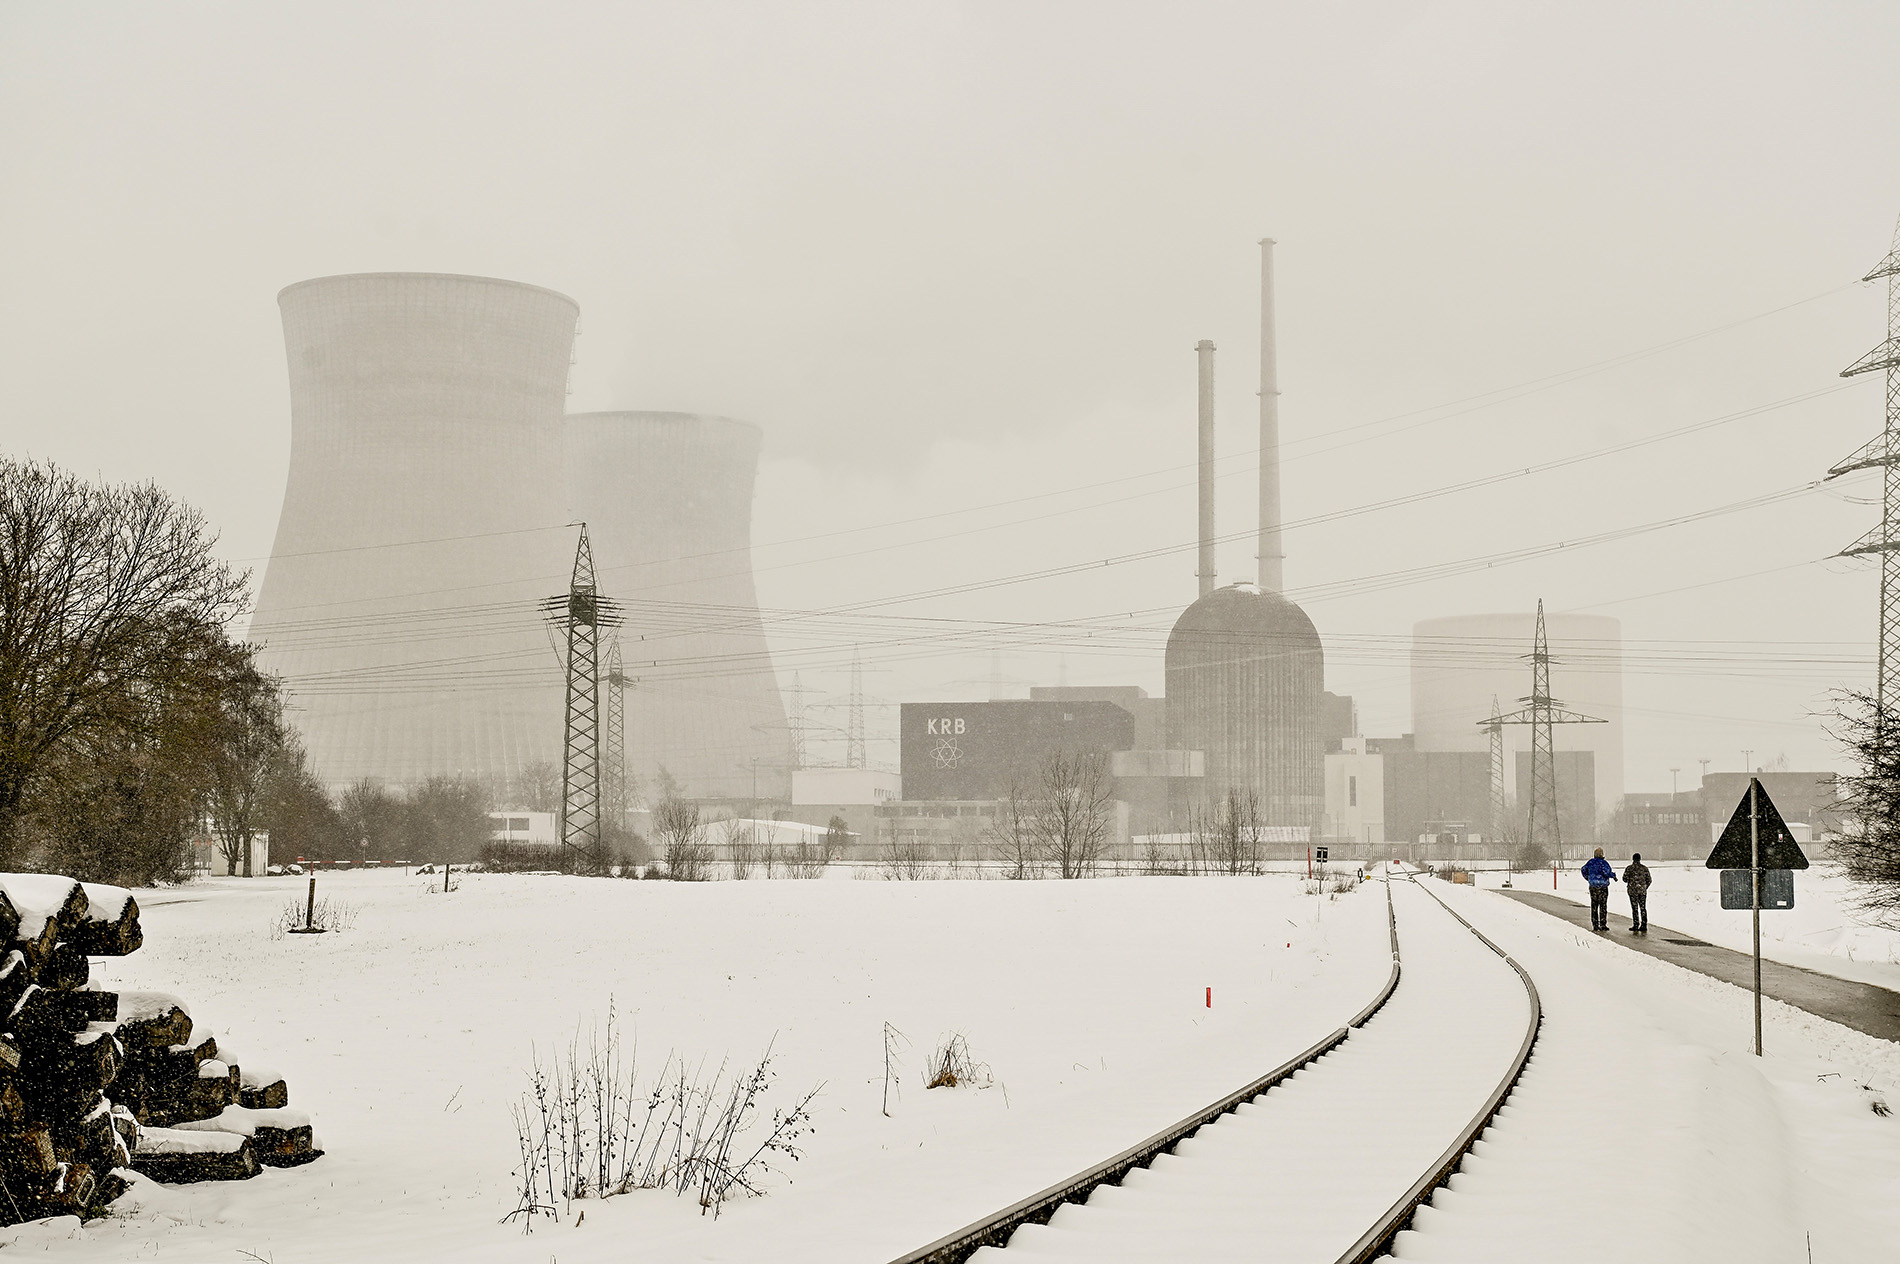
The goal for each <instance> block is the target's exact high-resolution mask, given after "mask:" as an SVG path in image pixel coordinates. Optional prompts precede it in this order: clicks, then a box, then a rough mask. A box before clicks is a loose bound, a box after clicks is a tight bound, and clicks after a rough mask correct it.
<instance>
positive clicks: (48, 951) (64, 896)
mask: <svg viewBox="0 0 1900 1264" xmlns="http://www.w3.org/2000/svg"><path fill="white" fill-rule="evenodd" d="M0 891H5V892H6V895H7V902H8V903H9V904H11V905H12V906H13V909H14V911H15V912H16V913H18V914H19V917H20V922H19V926H18V928H17V929H16V930H15V931H14V940H15V941H16V943H17V945H18V947H19V948H20V950H21V951H22V952H24V953H25V954H26V958H27V961H28V963H29V964H30V965H32V967H33V969H34V972H35V974H37V973H38V972H39V969H40V967H42V966H43V965H45V964H46V960H47V958H48V957H50V956H52V953H53V948H54V946H55V945H57V944H58V943H59V940H60V937H61V935H62V934H63V933H64V932H66V931H70V930H72V929H73V928H74V927H76V926H78V925H79V924H80V923H81V922H84V921H85V920H86V915H87V913H88V912H89V910H90V908H91V902H90V900H88V898H87V896H86V889H85V887H83V886H81V885H80V884H79V883H77V882H74V881H73V880H72V879H71V878H67V877H62V876H60V875H59V874H52V873H0Z"/></svg>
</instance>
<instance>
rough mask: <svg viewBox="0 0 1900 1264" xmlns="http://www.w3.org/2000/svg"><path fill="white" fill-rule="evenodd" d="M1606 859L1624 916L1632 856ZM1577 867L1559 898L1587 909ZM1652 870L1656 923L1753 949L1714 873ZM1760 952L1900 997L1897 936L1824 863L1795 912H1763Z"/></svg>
mask: <svg viewBox="0 0 1900 1264" xmlns="http://www.w3.org/2000/svg"><path fill="white" fill-rule="evenodd" d="M1604 854H1605V857H1606V858H1607V859H1609V861H1610V862H1611V863H1612V864H1614V865H1615V866H1616V875H1617V878H1618V881H1617V882H1615V883H1613V884H1612V885H1611V887H1610V911H1611V912H1612V913H1620V914H1622V915H1623V916H1625V917H1627V916H1629V911H1630V905H1629V896H1628V895H1627V894H1625V893H1624V890H1623V884H1622V881H1621V879H1622V876H1623V869H1624V867H1625V866H1627V865H1628V864H1629V856H1628V854H1627V853H1625V854H1621V855H1611V854H1610V853H1609V852H1607V851H1606V852H1605V853H1604ZM1580 867H1581V862H1578V863H1577V864H1573V865H1572V866H1571V867H1570V872H1568V873H1560V874H1559V875H1558V878H1557V886H1556V888H1555V894H1557V895H1561V896H1564V897H1565V898H1567V899H1571V900H1575V901H1577V902H1578V903H1579V904H1588V903H1589V902H1590V895H1589V888H1588V887H1587V886H1586V885H1585V884H1584V881H1583V875H1582V874H1581V873H1579V872H1578V869H1579V868H1580ZM1650 871H1651V873H1652V874H1653V875H1654V878H1655V882H1654V885H1652V886H1651V887H1650V891H1649V918H1650V921H1651V922H1652V923H1653V924H1654V925H1656V926H1658V927H1667V928H1668V929H1670V930H1680V931H1687V932H1688V933H1689V934H1691V935H1694V936H1695V937H1696V938H1698V939H1706V940H1707V941H1708V942H1710V943H1712V944H1719V945H1720V946H1721V947H1724V948H1733V949H1735V950H1737V951H1738V952H1748V951H1749V950H1750V930H1749V914H1748V911H1747V910H1746V909H1741V910H1737V909H1725V908H1723V907H1722V893H1721V876H1720V875H1719V874H1718V873H1717V872H1716V871H1715V870H1713V869H1708V868H1705V867H1704V866H1702V865H1701V864H1693V865H1684V864H1669V865H1662V864H1657V865H1651V866H1650ZM1502 880H1503V875H1502V874H1491V873H1486V874H1480V875H1478V881H1479V882H1480V883H1481V884H1482V885H1484V886H1491V887H1494V886H1496V885H1498V883H1499V882H1501V881H1502ZM1515 881H1516V883H1517V884H1518V885H1519V886H1520V887H1523V888H1525V889H1526V890H1531V891H1550V890H1552V887H1551V883H1550V874H1549V873H1548V872H1544V873H1542V874H1519V875H1518V876H1517V877H1516V879H1515ZM1761 951H1762V956H1764V957H1768V958H1771V959H1773V960H1775V961H1781V962H1785V963H1786V964H1788V965H1791V966H1805V967H1807V968H1808V969H1810V970H1818V971H1820V972H1821V973H1823V974H1832V975H1835V976H1837V977H1839V978H1843V979H1854V980H1856V981H1858V982H1861V983H1875V984H1878V985H1880V986H1881V987H1886V988H1893V989H1895V990H1897V991H1900V932H1895V931H1891V930H1882V929H1880V928H1878V927H1872V926H1865V925H1862V924H1861V923H1860V922H1859V921H1858V920H1857V919H1856V917H1855V915H1854V913H1853V910H1852V908H1851V906H1850V901H1849V896H1848V882H1847V880H1846V879H1845V878H1842V877H1840V876H1839V875H1838V874H1833V873H1829V872H1828V871H1827V868H1826V866H1824V865H1820V864H1817V865H1815V866H1814V867H1813V868H1812V869H1805V870H1802V871H1800V872H1797V873H1796V874H1795V876H1794V907H1793V908H1791V909H1765V910H1763V912H1762V915H1761Z"/></svg>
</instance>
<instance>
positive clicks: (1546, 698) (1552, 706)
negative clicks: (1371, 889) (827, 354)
mask: <svg viewBox="0 0 1900 1264" xmlns="http://www.w3.org/2000/svg"><path fill="white" fill-rule="evenodd" d="M1530 657H1531V692H1530V696H1529V697H1528V698H1519V699H1518V701H1519V702H1523V703H1528V704H1529V705H1528V706H1524V707H1520V708H1519V709H1518V710H1516V711H1513V712H1511V713H1510V714H1509V715H1499V714H1498V713H1497V704H1496V700H1495V699H1494V700H1493V702H1492V709H1491V716H1490V718H1489V719H1485V720H1480V721H1478V725H1479V727H1480V728H1483V729H1486V730H1487V731H1494V732H1495V734H1496V736H1495V737H1494V739H1493V745H1492V750H1493V751H1494V752H1495V753H1494V754H1493V756H1492V758H1493V759H1494V761H1495V762H1496V763H1497V764H1502V763H1503V762H1504V755H1503V746H1504V725H1506V724H1528V725H1530V726H1531V801H1530V811H1529V812H1528V813H1527V819H1526V821H1525V830H1524V850H1525V853H1526V855H1527V856H1528V855H1530V854H1533V853H1538V852H1542V853H1545V854H1547V855H1549V856H1551V857H1552V858H1553V859H1562V858H1563V848H1564V842H1563V830H1562V828H1561V826H1560V825H1559V824H1558V821H1557V750H1556V743H1555V740H1554V734H1555V726H1556V725H1559V724H1608V723H1609V721H1608V720H1600V719H1598V718H1597V717H1595V716H1593V715H1584V714H1583V713H1581V712H1578V711H1567V710H1565V709H1564V708H1563V707H1562V706H1561V705H1560V704H1559V703H1558V701H1557V700H1556V699H1555V698H1553V697H1551V696H1550V664H1551V657H1550V641H1549V639H1548V638H1547V637H1546V636H1545V635H1544V601H1543V598H1541V597H1540V598H1538V600H1537V636H1536V639H1535V640H1534V641H1533V642H1532V643H1531V656H1530ZM1496 775H1497V776H1498V778H1499V781H1500V782H1501V781H1502V775H1501V773H1499V774H1496ZM1497 793H1498V791H1497V789H1496V788H1495V787H1494V788H1493V790H1492V795H1493V803H1494V804H1495V802H1496V797H1495V796H1496V795H1497ZM1539 863H1541V861H1540V862H1539Z"/></svg>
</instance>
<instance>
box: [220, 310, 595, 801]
mask: <svg viewBox="0 0 1900 1264" xmlns="http://www.w3.org/2000/svg"><path fill="white" fill-rule="evenodd" d="M277 301H278V306H279V307H280V308H281V309H282V311H283V318H284V343H285V349H286V352H287V353H288V356H289V362H290V421H291V456H290V477H289V482H288V484H287V486H286V487H285V490H284V507H283V514H282V517H281V518H280V519H279V521H278V524H277V540H276V544H275V546H274V547H273V549H272V551H271V560H270V564H269V566H268V568H267V569H266V570H265V573H264V582H263V585H262V588H261V591H260V592H259V595H258V602H257V612H256V615H255V616H254V617H253V619H252V621H251V631H250V637H251V639H252V640H254V641H259V642H262V643H263V644H264V646H265V651H264V654H263V655H262V662H263V665H264V666H265V667H266V668H267V669H268V670H270V671H274V672H278V673H281V674H282V675H283V676H285V677H286V678H287V680H288V682H289V685H290V689H291V694H292V702H293V706H294V710H293V712H292V718H293V719H294V720H295V722H296V724H297V726H298V728H300V729H301V730H302V732H303V736H304V741H305V744H306V746H307V747H308V750H309V754H310V758H311V763H312V766H313V767H314V769H315V770H316V772H317V774H318V775H319V776H320V777H322V778H323V779H324V780H325V781H327V782H330V783H331V784H340V783H345V782H349V781H353V780H355V779H357V778H360V777H378V778H382V779H384V780H386V781H388V782H391V783H394V784H397V785H403V784H413V783H415V782H417V781H420V780H422V779H424V778H427V777H430V776H435V775H459V776H468V777H476V778H482V779H487V780H492V781H500V780H505V779H509V778H512V777H514V776H515V775H516V774H517V773H518V772H519V771H520V770H521V768H522V767H523V766H524V765H526V764H529V763H533V762H537V761H543V760H545V761H551V762H555V763H557V764H558V761H559V759H560V754H561V746H560V739H561V702H562V694H561V670H560V661H559V659H558V658H557V656H556V654H555V651H554V650H553V648H552V647H551V645H550V643H549V639H548V635H547V633H546V631H545V629H544V627H543V625H542V623H541V621H540V617H539V615H538V612H537V611H536V609H535V603H536V601H537V600H539V599H540V598H542V597H545V596H549V595H551V594H554V593H556V592H559V591H561V590H562V589H563V588H564V587H565V586H566V582H567V572H568V568H569V564H570V561H571V557H572V551H573V539H574V532H573V531H572V530H570V529H568V528H566V527H565V526H564V524H566V523H567V522H569V521H570V520H571V519H572V517H573V515H572V514H571V513H570V512H569V511H568V509H567V507H566V505H565V504H564V503H563V496H562V469H561V427H562V422H561V415H562V411H563V407H564V405H565V402H566V387H567V374H568V365H569V363H570V360H571V358H572V354H573V345H574V328H575V322H576V319H577V318H578V316H579V308H578V307H577V306H576V305H575V303H574V301H573V300H572V299H569V298H566V297H564V296H563V295H560V294H555V293H553V292H551V291H549V290H543V289H538V288H536V287H534V286H531V285H522V284H519V283H516V282H513V281H497V280H492V279H488V278H484V277H463V276H436V275H429V274H416V273H376V274H365V275H358V276H336V277H323V278H320V279H317V280H313V281H304V282H301V283H299V284H297V285H293V286H290V287H289V288H288V289H286V290H284V291H283V292H282V293H281V294H279V295H278V296H277Z"/></svg>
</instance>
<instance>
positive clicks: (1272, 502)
mask: <svg viewBox="0 0 1900 1264" xmlns="http://www.w3.org/2000/svg"><path fill="white" fill-rule="evenodd" d="M1273 341H1274V340H1273V238H1271V237H1263V238H1261V239H1260V587H1261V588H1262V589H1263V590H1264V591H1266V592H1271V593H1277V592H1281V591H1284V589H1285V588H1286V580H1285V577H1284V576H1283V575H1282V574H1281V569H1280V564H1281V562H1282V561H1283V560H1284V558H1285V556H1286V555H1285V553H1284V552H1283V551H1282V549H1281V544H1280V373H1279V365H1278V363H1277V360H1276V356H1275V354H1274V348H1273Z"/></svg>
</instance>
